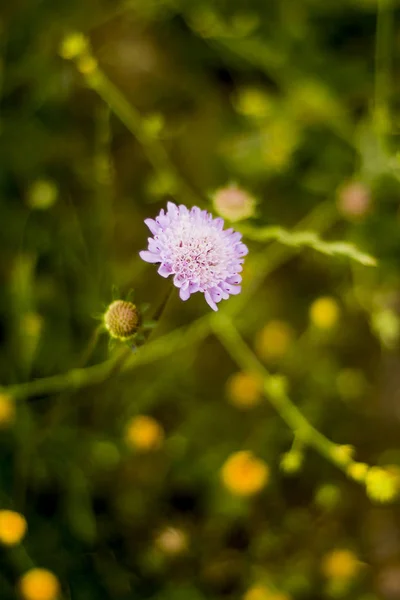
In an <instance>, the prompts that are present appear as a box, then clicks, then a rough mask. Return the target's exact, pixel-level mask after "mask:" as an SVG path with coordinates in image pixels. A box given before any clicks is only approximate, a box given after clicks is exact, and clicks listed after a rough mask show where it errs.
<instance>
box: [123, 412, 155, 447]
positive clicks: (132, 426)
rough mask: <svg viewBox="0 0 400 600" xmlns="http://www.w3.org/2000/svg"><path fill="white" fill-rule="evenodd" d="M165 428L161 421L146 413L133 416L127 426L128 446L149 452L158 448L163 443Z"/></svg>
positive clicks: (126, 440)
mask: <svg viewBox="0 0 400 600" xmlns="http://www.w3.org/2000/svg"><path fill="white" fill-rule="evenodd" d="M163 440H164V430H163V428H162V426H161V425H160V423H158V421H156V420H155V419H153V418H152V417H148V416H146V415H138V416H137V417H133V418H132V419H131V420H130V421H129V422H128V423H127V426H126V428H125V443H126V445H127V446H128V447H130V448H134V449H137V450H141V451H144V452H148V451H151V450H157V449H158V448H159V447H160V446H161V445H162V443H163Z"/></svg>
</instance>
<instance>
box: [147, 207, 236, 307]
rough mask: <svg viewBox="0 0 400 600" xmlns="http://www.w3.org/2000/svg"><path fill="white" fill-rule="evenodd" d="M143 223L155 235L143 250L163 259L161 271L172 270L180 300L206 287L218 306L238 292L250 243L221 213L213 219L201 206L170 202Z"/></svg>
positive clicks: (211, 302)
mask: <svg viewBox="0 0 400 600" xmlns="http://www.w3.org/2000/svg"><path fill="white" fill-rule="evenodd" d="M145 223H146V225H147V227H148V228H149V229H150V231H151V233H152V234H153V237H151V238H149V246H148V250H143V251H142V252H140V256H141V258H142V259H143V260H145V261H146V262H150V263H161V264H160V267H159V268H158V272H159V274H160V275H162V276H163V277H168V276H169V275H173V276H174V285H175V286H176V287H178V288H179V296H180V297H181V299H182V300H187V299H188V298H189V296H190V294H194V293H195V292H202V293H203V294H204V297H205V299H206V301H207V302H208V304H209V305H210V306H211V308H212V309H213V310H218V307H217V303H218V302H220V301H221V300H227V299H228V298H229V296H230V294H239V293H240V290H241V287H240V285H238V284H240V282H241V280H242V278H241V276H240V275H239V273H240V271H241V270H242V264H243V262H244V258H243V257H244V256H246V254H247V252H248V249H247V246H245V244H243V243H242V242H241V238H242V235H241V234H240V233H238V232H236V231H233V229H225V230H224V229H223V227H224V221H223V219H219V218H218V219H214V218H213V216H212V215H211V214H210V213H208V212H207V211H206V210H200V208H198V207H197V206H194V207H193V208H192V209H190V210H189V209H187V208H186V206H182V205H180V206H176V205H175V204H173V203H172V202H168V208H167V212H165V211H164V210H161V211H160V214H159V215H158V217H156V218H155V220H154V219H146V220H145Z"/></svg>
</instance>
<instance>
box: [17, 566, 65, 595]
mask: <svg viewBox="0 0 400 600" xmlns="http://www.w3.org/2000/svg"><path fill="white" fill-rule="evenodd" d="M19 589H20V592H21V596H22V597H23V598H24V600H56V598H57V597H58V596H59V593H60V584H59V582H58V579H57V577H56V576H55V575H53V573H51V572H50V571H47V570H46V569H31V570H30V571H28V572H27V573H25V575H23V576H22V577H21V579H20V581H19Z"/></svg>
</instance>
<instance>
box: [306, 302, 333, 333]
mask: <svg viewBox="0 0 400 600" xmlns="http://www.w3.org/2000/svg"><path fill="white" fill-rule="evenodd" d="M339 312H340V311H339V305H338V303H337V302H336V300H335V299H334V298H331V297H329V296H323V297H321V298H317V300H315V301H314V302H313V303H312V304H311V307H310V320H311V323H312V324H313V325H315V326H316V327H318V329H331V328H332V327H334V325H336V323H337V320H338V318H339Z"/></svg>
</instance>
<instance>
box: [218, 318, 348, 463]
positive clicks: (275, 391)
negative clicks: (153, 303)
mask: <svg viewBox="0 0 400 600" xmlns="http://www.w3.org/2000/svg"><path fill="white" fill-rule="evenodd" d="M212 326H213V329H214V331H215V333H216V335H217V337H218V338H219V340H220V341H221V343H222V344H223V346H224V347H225V349H226V350H227V352H228V353H229V354H230V355H231V356H232V358H233V359H234V361H235V362H236V363H237V364H238V365H239V367H240V368H241V369H242V370H243V371H247V372H252V373H256V374H257V375H259V376H260V377H261V378H262V379H263V382H264V392H265V394H266V396H267V397H268V399H269V401H270V402H271V404H272V405H273V406H274V408H275V409H276V411H277V412H278V413H279V414H280V416H281V417H282V419H283V420H284V421H285V423H286V424H287V425H288V426H289V427H290V429H292V431H293V432H294V434H295V436H296V438H297V439H298V440H299V441H301V442H303V443H304V444H307V445H308V446H312V447H313V448H315V450H317V451H318V452H319V453H320V454H322V456H324V457H325V458H327V459H328V460H329V461H330V462H331V463H333V464H334V465H336V466H337V467H339V468H340V469H342V470H343V471H345V472H347V470H348V467H349V466H350V465H352V464H353V463H354V461H353V460H352V459H351V457H350V456H348V455H347V456H346V454H345V453H342V452H340V450H339V449H340V448H341V446H340V445H337V444H335V443H334V442H332V441H331V440H329V439H328V438H327V437H325V436H324V435H323V434H322V433H321V432H320V431H318V430H317V429H316V428H315V427H314V426H313V425H311V423H309V421H308V420H307V419H306V418H305V417H304V415H303V414H302V413H301V412H300V410H299V409H298V408H297V406H296V405H295V404H293V402H292V401H291V400H290V398H289V396H288V395H287V393H286V389H285V388H286V385H285V379H284V378H283V377H279V376H276V375H271V374H270V373H269V372H268V371H267V369H266V368H265V367H264V366H263V365H262V364H261V363H260V361H259V360H258V359H257V357H256V356H255V355H254V354H253V352H252V351H251V350H250V348H249V347H248V346H247V344H246V343H245V342H244V340H243V338H242V337H241V335H240V334H239V332H238V331H237V329H236V328H235V326H234V325H233V323H232V321H231V320H230V319H229V318H227V317H226V316H224V315H222V314H221V315H218V316H217V317H215V318H214V319H213V321H212Z"/></svg>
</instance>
